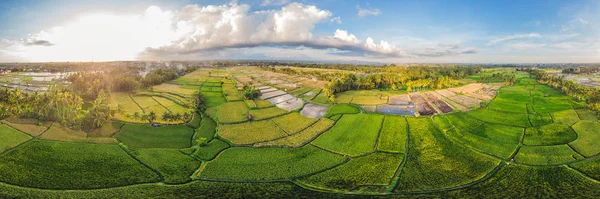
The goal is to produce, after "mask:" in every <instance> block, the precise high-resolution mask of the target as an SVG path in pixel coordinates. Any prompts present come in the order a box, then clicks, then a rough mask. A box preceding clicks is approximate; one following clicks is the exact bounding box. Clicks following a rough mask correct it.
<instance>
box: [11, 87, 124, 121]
mask: <svg viewBox="0 0 600 199" xmlns="http://www.w3.org/2000/svg"><path fill="white" fill-rule="evenodd" d="M82 105H83V99H82V98H81V97H80V96H78V95H77V94H75V93H73V92H71V91H69V90H67V89H62V90H59V89H53V90H50V91H48V92H44V93H40V92H37V91H36V92H32V93H29V92H22V91H21V90H19V89H18V88H17V89H15V90H11V89H8V88H3V89H0V119H2V118H7V117H22V118H35V119H39V120H41V121H54V122H58V123H60V124H62V125H64V126H67V127H69V128H72V129H76V130H89V129H94V128H99V127H101V126H102V125H104V124H106V123H107V122H108V121H109V120H111V119H113V118H114V117H115V115H116V114H117V113H118V112H119V111H120V110H121V108H120V107H116V106H111V105H110V102H109V100H108V95H107V94H106V92H104V91H103V90H101V91H100V92H99V94H98V97H97V98H96V99H95V100H94V101H93V102H92V103H91V106H90V107H89V108H88V109H87V110H85V109H83V108H82Z"/></svg>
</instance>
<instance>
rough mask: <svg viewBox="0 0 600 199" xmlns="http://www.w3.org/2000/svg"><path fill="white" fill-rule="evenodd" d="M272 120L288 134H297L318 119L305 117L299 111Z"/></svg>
mask: <svg viewBox="0 0 600 199" xmlns="http://www.w3.org/2000/svg"><path fill="white" fill-rule="evenodd" d="M272 121H273V123H275V124H276V125H277V126H278V127H280V128H282V129H283V130H284V131H285V132H286V133H287V134H288V135H292V134H296V133H298V132H300V131H302V130H304V129H306V128H308V127H309V126H310V125H312V124H314V123H315V122H317V120H316V119H313V118H308V117H304V116H302V115H301V114H300V113H297V112H292V113H290V114H286V115H283V116H280V117H276V118H273V119H272Z"/></svg>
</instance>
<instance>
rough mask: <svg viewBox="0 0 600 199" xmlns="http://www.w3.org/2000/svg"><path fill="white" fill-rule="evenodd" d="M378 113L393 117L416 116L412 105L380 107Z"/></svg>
mask: <svg viewBox="0 0 600 199" xmlns="http://www.w3.org/2000/svg"><path fill="white" fill-rule="evenodd" d="M376 111H377V112H378V113H383V114H391V115H415V107H414V106H412V105H379V106H377V109H376Z"/></svg>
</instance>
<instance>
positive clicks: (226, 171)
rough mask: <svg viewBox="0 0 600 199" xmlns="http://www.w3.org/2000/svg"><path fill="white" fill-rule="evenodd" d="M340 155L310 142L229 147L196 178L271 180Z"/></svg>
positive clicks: (329, 163)
mask: <svg viewBox="0 0 600 199" xmlns="http://www.w3.org/2000/svg"><path fill="white" fill-rule="evenodd" d="M344 160H345V158H344V157H343V156H340V155H336V154H332V153H328V152H326V151H323V150H320V149H318V148H316V147H313V146H305V147H302V148H230V149H227V150H225V151H223V152H222V153H221V154H220V155H219V156H217V158H215V159H214V160H213V161H211V162H209V163H208V164H207V165H206V167H205V168H204V170H202V171H198V173H196V174H195V175H194V178H196V179H205V178H208V179H223V180H273V179H287V178H292V177H298V176H303V175H307V174H310V173H314V172H317V171H322V170H325V169H329V168H331V167H333V166H335V165H337V164H340V163H342V162H344Z"/></svg>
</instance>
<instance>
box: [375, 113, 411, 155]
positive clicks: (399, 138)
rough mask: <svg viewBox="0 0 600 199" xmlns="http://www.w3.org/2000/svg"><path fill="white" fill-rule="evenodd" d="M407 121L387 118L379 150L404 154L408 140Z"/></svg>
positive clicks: (397, 117)
mask: <svg viewBox="0 0 600 199" xmlns="http://www.w3.org/2000/svg"><path fill="white" fill-rule="evenodd" d="M406 131H407V126H406V119H405V118H403V117H399V116H391V115H387V116H385V119H384V121H383V127H382V128H381V135H380V137H379V140H378V141H379V144H378V145H377V150H381V151H388V152H396V153H404V152H405V150H406V139H407V132H406Z"/></svg>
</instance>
